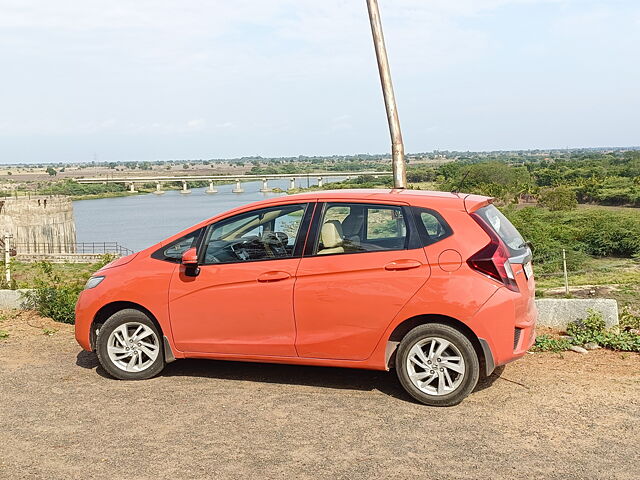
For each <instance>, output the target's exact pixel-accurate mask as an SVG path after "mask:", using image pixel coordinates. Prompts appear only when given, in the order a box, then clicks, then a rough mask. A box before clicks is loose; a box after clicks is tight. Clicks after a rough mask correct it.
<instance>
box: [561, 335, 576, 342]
mask: <svg viewBox="0 0 640 480" xmlns="http://www.w3.org/2000/svg"><path fill="white" fill-rule="evenodd" d="M560 338H563V339H564V340H569V341H570V342H572V341H573V337H572V336H571V335H560Z"/></svg>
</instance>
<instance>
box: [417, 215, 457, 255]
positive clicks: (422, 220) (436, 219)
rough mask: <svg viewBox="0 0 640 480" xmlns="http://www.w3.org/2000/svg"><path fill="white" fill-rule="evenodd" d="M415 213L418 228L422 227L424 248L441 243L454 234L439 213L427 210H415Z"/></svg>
mask: <svg viewBox="0 0 640 480" xmlns="http://www.w3.org/2000/svg"><path fill="white" fill-rule="evenodd" d="M414 211H415V212H416V221H417V222H418V226H419V227H422V228H420V229H421V230H422V232H421V237H422V240H423V241H422V243H423V245H424V246H427V245H431V244H433V243H436V242H439V241H440V240H443V239H445V238H447V237H448V236H449V235H451V234H452V233H453V231H452V230H451V227H449V225H448V224H447V222H445V220H444V219H443V218H442V216H441V215H440V214H439V213H438V212H436V211H434V210H428V209H426V208H415V209H414Z"/></svg>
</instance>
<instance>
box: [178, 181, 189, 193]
mask: <svg viewBox="0 0 640 480" xmlns="http://www.w3.org/2000/svg"><path fill="white" fill-rule="evenodd" d="M180 193H181V194H182V195H188V194H190V193H191V190H189V188H188V187H187V182H186V181H185V180H183V181H182V190H180Z"/></svg>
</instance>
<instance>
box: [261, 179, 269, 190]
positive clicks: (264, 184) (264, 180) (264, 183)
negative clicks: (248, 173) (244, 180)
mask: <svg viewBox="0 0 640 480" xmlns="http://www.w3.org/2000/svg"><path fill="white" fill-rule="evenodd" d="M260 191H261V192H262V193H267V192H270V191H271V189H270V188H269V183H267V179H266V178H263V179H262V188H261V189H260Z"/></svg>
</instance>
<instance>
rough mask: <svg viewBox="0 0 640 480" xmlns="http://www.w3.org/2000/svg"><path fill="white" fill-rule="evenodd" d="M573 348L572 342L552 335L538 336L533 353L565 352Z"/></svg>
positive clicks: (532, 348) (532, 349)
mask: <svg viewBox="0 0 640 480" xmlns="http://www.w3.org/2000/svg"><path fill="white" fill-rule="evenodd" d="M570 348H571V342H570V341H569V340H567V339H565V338H555V337H553V336H551V335H547V334H544V335H538V336H537V337H536V343H535V344H534V345H533V347H531V351H532V352H564V351H565V350H569V349H570Z"/></svg>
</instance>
